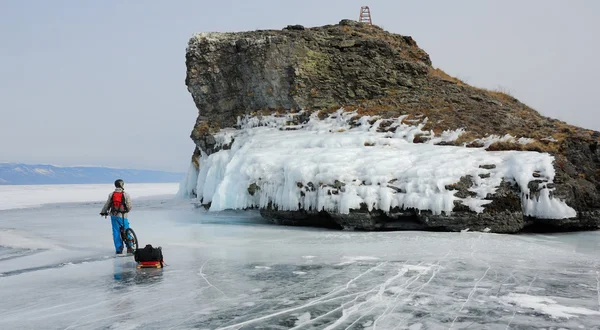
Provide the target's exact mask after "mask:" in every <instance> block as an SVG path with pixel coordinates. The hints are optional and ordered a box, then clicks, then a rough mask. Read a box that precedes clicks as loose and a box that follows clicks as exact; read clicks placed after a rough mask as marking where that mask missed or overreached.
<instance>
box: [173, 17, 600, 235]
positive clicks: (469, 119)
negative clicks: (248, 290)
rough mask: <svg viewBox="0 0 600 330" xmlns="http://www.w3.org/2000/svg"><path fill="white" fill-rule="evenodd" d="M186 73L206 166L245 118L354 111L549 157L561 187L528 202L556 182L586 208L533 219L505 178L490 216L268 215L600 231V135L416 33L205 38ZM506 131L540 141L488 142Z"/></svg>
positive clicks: (564, 195)
mask: <svg viewBox="0 0 600 330" xmlns="http://www.w3.org/2000/svg"><path fill="white" fill-rule="evenodd" d="M186 66H187V75H186V80H185V83H186V85H187V87H188V90H189V92H190V93H191V95H192V98H193V100H194V102H195V104H196V107H197V108H198V111H199V116H198V119H197V121H196V124H195V126H194V128H193V131H192V133H191V138H192V140H193V141H194V143H195V144H196V146H197V148H196V150H195V153H194V157H193V159H194V162H196V163H195V165H196V166H198V163H197V157H198V156H199V155H200V154H201V153H203V154H204V155H211V154H213V153H215V152H217V151H219V150H221V149H227V148H228V146H229V145H227V144H222V143H218V141H217V140H216V139H215V134H216V133H217V132H218V131H219V130H220V129H222V128H228V127H236V125H237V118H238V116H242V115H256V116H260V115H266V114H273V113H286V112H289V111H297V110H299V109H304V110H306V111H307V113H310V112H313V111H320V112H319V113H320V114H325V115H326V114H328V113H331V112H333V111H335V110H337V109H339V108H340V107H343V108H346V109H352V110H354V109H356V110H357V111H358V113H359V114H361V115H377V116H380V117H381V118H392V117H398V116H400V115H406V116H407V117H406V118H407V119H418V118H425V117H426V118H428V121H427V124H426V125H425V127H424V129H426V130H430V131H431V132H432V136H436V135H438V136H439V135H440V134H441V133H442V132H443V131H445V130H455V129H459V128H462V129H464V130H465V133H464V134H462V135H461V137H460V138H459V139H457V140H454V141H452V142H439V143H437V144H439V145H456V146H463V145H464V146H466V147H475V148H485V149H486V150H490V151H498V150H527V151H537V152H548V153H550V154H552V155H553V156H554V157H555V164H554V169H555V171H556V176H555V179H554V182H552V183H547V182H545V181H544V180H542V179H536V178H535V177H534V178H532V181H531V182H530V184H529V190H530V196H527V198H532V199H533V198H537V197H539V192H540V190H541V189H542V188H545V187H546V184H548V185H549V186H548V187H547V188H552V189H554V190H553V191H552V193H551V194H552V196H553V197H555V198H559V199H561V200H563V201H565V202H566V203H567V204H568V205H569V206H570V207H572V208H574V209H575V210H576V211H577V216H576V217H575V218H571V219H536V218H531V217H527V216H524V214H523V205H522V196H521V194H522V192H521V191H520V190H519V189H518V187H515V186H514V185H511V184H510V183H509V182H503V183H502V184H501V185H500V186H499V187H498V188H497V190H496V193H495V194H493V195H490V196H488V197H487V199H489V200H490V201H491V203H490V204H487V206H486V208H485V211H484V212H482V213H475V212H473V211H471V210H469V209H468V208H466V207H465V206H464V205H462V204H460V203H456V205H455V208H454V210H453V212H452V214H449V215H433V214H430V212H427V211H423V210H421V211H417V210H410V209H408V210H406V209H392V210H371V211H369V210H367V209H366V208H364V209H362V208H361V209H356V210H351V212H350V214H330V213H327V212H323V211H320V212H317V211H311V210H301V211H278V210H277V209H276V207H271V208H263V209H262V210H261V214H262V215H263V216H264V217H266V218H269V219H272V220H273V221H274V222H276V223H281V224H293V225H322V226H327V227H335V228H352V229H359V230H399V229H423V230H445V231H457V230H463V229H466V228H469V229H471V230H485V229H486V228H487V229H489V230H491V231H494V232H505V233H511V232H518V231H520V230H523V229H526V228H532V229H535V230H557V231H561V230H580V229H597V228H598V227H599V226H600V182H599V179H600V168H599V164H600V150H599V149H598V142H599V137H600V133H599V132H595V131H590V130H585V129H583V128H579V127H575V126H571V125H568V124H566V123H564V122H561V121H558V120H554V119H551V118H547V117H543V116H541V115H540V114H539V113H537V112H536V111H535V110H533V109H531V108H529V107H528V106H526V105H525V104H523V103H521V102H519V101H518V100H516V99H515V98H513V97H511V96H510V95H507V94H505V93H502V92H499V91H490V90H485V89H479V88H475V87H471V86H468V85H466V84H465V83H463V82H462V81H460V80H458V79H456V78H453V77H450V76H448V75H447V74H445V73H444V72H443V71H441V70H439V69H435V68H434V67H433V66H432V63H431V60H430V58H429V55H428V54H427V53H426V52H425V51H423V50H422V49H420V48H419V47H418V46H417V44H416V42H415V41H414V40H413V39H412V38H411V37H408V36H401V35H396V34H391V33H388V32H386V31H383V30H382V29H381V28H379V27H377V26H372V25H366V24H363V23H358V22H354V21H350V20H342V21H341V22H340V23H339V24H337V25H328V26H323V27H316V28H304V27H303V26H299V25H292V26H288V27H286V28H284V29H283V30H281V31H253V32H241V33H200V34H196V35H195V36H193V37H192V38H191V40H190V41H189V45H188V48H187V52H186ZM506 134H510V135H511V136H514V137H522V138H527V139H532V140H531V142H530V143H517V142H516V141H514V140H513V141H511V140H505V141H502V140H500V141H496V142H494V143H491V144H489V145H486V143H485V141H486V140H485V139H486V137H489V136H491V135H498V136H504V135H506ZM432 136H415V139H414V141H413V142H414V143H425V142H427V141H429V139H431V138H432ZM534 176H535V175H534ZM471 180H472V178H467V177H465V178H463V179H461V180H460V182H458V183H457V184H456V186H455V187H453V188H452V189H455V190H456V195H457V196H458V195H461V196H465V197H467V196H468V194H470V193H471V192H470V191H469V188H470V182H471ZM536 194H538V195H536ZM463 198H464V197H463Z"/></svg>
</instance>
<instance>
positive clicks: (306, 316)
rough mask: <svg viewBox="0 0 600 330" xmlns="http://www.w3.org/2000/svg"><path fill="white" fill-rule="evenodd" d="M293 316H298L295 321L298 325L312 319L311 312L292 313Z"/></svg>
mask: <svg viewBox="0 0 600 330" xmlns="http://www.w3.org/2000/svg"><path fill="white" fill-rule="evenodd" d="M292 315H293V316H296V317H297V318H298V319H297V320H296V322H295V323H294V326H298V325H300V324H302V323H305V322H308V321H310V313H309V312H306V313H303V314H292Z"/></svg>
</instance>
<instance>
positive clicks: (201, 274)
mask: <svg viewBox="0 0 600 330" xmlns="http://www.w3.org/2000/svg"><path fill="white" fill-rule="evenodd" d="M209 261H210V259H208V260H206V261H205V262H204V263H203V264H202V266H201V267H200V273H198V275H200V276H202V278H203V279H204V281H206V283H207V284H208V285H210V286H211V287H213V288H215V289H216V290H217V291H219V292H221V294H223V295H224V296H225V298H229V297H228V296H227V295H226V294H225V292H223V291H221V289H219V288H217V287H216V286H214V285H212V284H211V283H210V282H209V281H208V279H207V278H206V276H204V273H203V272H202V270H203V269H204V265H206V263H207V262H209Z"/></svg>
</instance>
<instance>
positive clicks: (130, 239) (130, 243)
mask: <svg viewBox="0 0 600 330" xmlns="http://www.w3.org/2000/svg"><path fill="white" fill-rule="evenodd" d="M102 215H104V218H107V217H108V215H106V214H102ZM118 219H121V221H119V220H118ZM117 223H118V224H119V234H120V235H121V241H122V242H123V246H124V247H125V249H126V251H132V252H131V253H135V251H136V250H137V249H138V239H137V235H136V234H135V231H133V229H132V228H131V227H129V228H127V229H125V220H124V219H123V218H122V217H117Z"/></svg>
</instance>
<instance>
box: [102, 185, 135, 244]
mask: <svg viewBox="0 0 600 330" xmlns="http://www.w3.org/2000/svg"><path fill="white" fill-rule="evenodd" d="M124 187H125V182H124V181H123V180H121V179H118V180H116V181H115V191H113V192H111V193H110V194H109V195H108V200H107V201H106V203H105V204H104V207H103V208H102V211H100V215H102V216H107V215H109V214H110V220H111V222H112V232H113V240H114V243H115V249H116V253H117V254H123V241H122V240H121V232H120V230H119V229H120V226H121V224H122V225H123V229H124V230H126V229H127V228H129V221H128V220H127V214H128V212H129V211H131V197H129V194H128V193H126V192H125V188H124ZM109 212H110V213H109ZM127 253H128V254H129V253H133V250H132V249H131V248H129V247H128V248H127Z"/></svg>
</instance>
